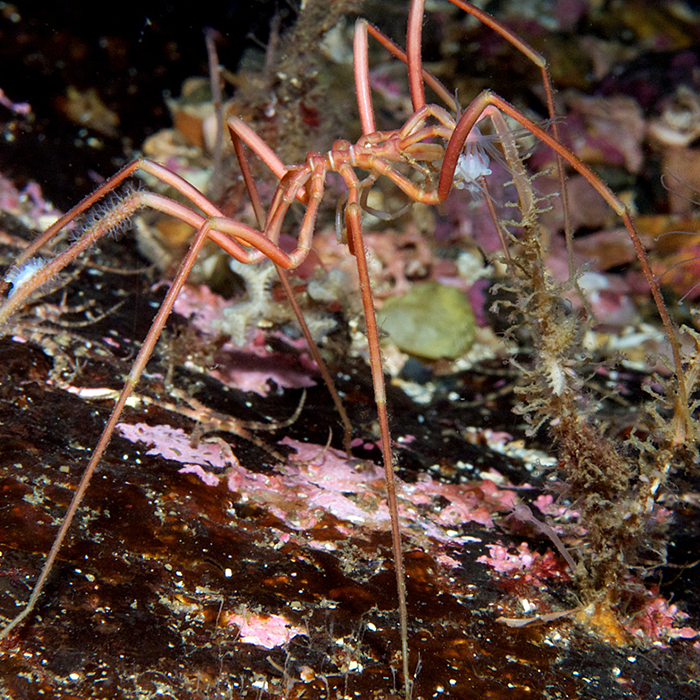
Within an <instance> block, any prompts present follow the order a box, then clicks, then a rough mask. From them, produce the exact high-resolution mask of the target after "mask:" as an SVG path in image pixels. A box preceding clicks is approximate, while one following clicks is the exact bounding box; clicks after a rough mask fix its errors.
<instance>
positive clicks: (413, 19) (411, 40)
mask: <svg viewBox="0 0 700 700" xmlns="http://www.w3.org/2000/svg"><path fill="white" fill-rule="evenodd" d="M449 1H450V2H451V3H452V4H453V5H455V6H456V7H458V8H459V9H461V10H463V11H464V12H466V13H468V14H470V15H472V16H473V17H476V19H478V20H479V21H480V22H481V23H482V24H484V25H486V26H487V27H489V28H490V29H492V30H493V31H494V32H496V33H497V34H499V35H500V36H502V37H503V38H504V39H505V40H506V41H507V42H508V43H509V44H511V46H513V47H514V48H515V49H517V50H518V51H519V52H520V53H522V54H523V55H524V56H526V57H527V58H528V59H529V60H530V61H532V63H533V64H534V65H535V66H536V67H537V68H539V70H540V74H541V78H542V85H543V87H544V92H545V101H546V103H547V111H548V113H549V119H550V125H551V130H552V135H553V136H554V139H555V140H556V141H558V142H560V143H561V139H560V137H559V128H558V126H557V121H556V110H555V109H554V88H553V87H552V78H551V75H550V73H549V67H548V65H547V60H546V59H545V57H544V56H543V55H542V54H541V53H539V52H538V51H535V49H534V48H533V47H532V46H530V44H528V43H527V42H526V41H524V40H523V39H521V38H520V37H519V36H518V35H517V34H515V33H514V32H512V31H511V30H510V29H508V27H506V26H505V25H503V24H501V23H500V22H498V21H497V20H496V19H495V18H494V17H492V16H491V15H490V14H488V13H487V12H484V11H483V10H480V9H479V8H478V7H475V6H474V5H472V4H471V3H468V2H464V1H463V0H449ZM424 5H425V0H411V7H410V10H409V15H408V31H407V33H406V55H407V65H408V79H409V86H410V92H411V99H412V100H413V108H414V109H415V110H418V109H419V108H420V107H422V106H423V105H424V104H425V89H424V85H423V79H422V77H423V70H422V58H421V56H422V49H421V46H422V28H423V15H424ZM556 159H557V170H558V171H559V187H560V196H561V202H562V212H563V215H564V232H565V236H566V245H567V260H568V267H569V279H570V280H571V281H572V283H574V284H575V285H576V284H577V283H576V267H575V263H574V257H573V255H574V253H573V233H572V231H571V226H570V223H569V206H568V195H567V187H566V175H565V172H564V163H563V160H562V156H561V154H560V153H558V152H557V153H556ZM564 160H565V159H564ZM579 292H580V290H579ZM580 296H583V295H582V294H580Z"/></svg>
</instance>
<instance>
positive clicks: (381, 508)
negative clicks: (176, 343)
mask: <svg viewBox="0 0 700 700" xmlns="http://www.w3.org/2000/svg"><path fill="white" fill-rule="evenodd" d="M117 428H118V430H119V432H120V434H121V435H122V436H123V437H125V438H126V439H128V440H131V441H133V442H142V443H145V444H147V445H148V446H149V447H150V449H149V451H148V454H158V455H161V456H163V457H165V458H166V459H171V460H174V461H176V462H180V463H181V464H183V465H184V466H183V467H182V468H181V469H180V472H181V473H191V474H194V475H196V476H198V477H199V478H200V479H201V480H202V481H203V482H204V483H206V484H207V485H212V486H214V485H216V484H219V483H220V482H221V480H222V479H223V480H225V483H226V485H227V486H228V488H229V489H230V490H231V491H232V492H235V493H237V494H239V498H240V500H241V502H247V501H250V502H255V503H256V504H258V505H259V506H262V507H265V508H267V509H268V511H269V512H270V513H271V514H273V515H274V516H275V517H277V518H278V519H280V520H281V521H282V522H284V524H285V525H286V526H287V527H289V528H291V529H293V530H307V529H310V528H312V527H314V526H315V525H316V524H317V523H318V522H319V521H320V520H321V519H322V518H323V517H324V515H325V514H331V515H333V516H334V517H335V518H336V519H337V520H339V521H341V522H340V523H339V525H338V527H344V526H345V525H350V524H351V525H352V526H355V527H357V526H359V527H365V528H368V529H372V530H383V531H386V530H388V529H389V512H388V508H387V505H386V485H385V482H384V478H385V477H384V470H383V469H382V468H380V467H378V466H377V465H375V464H373V463H371V462H368V461H360V460H352V461H348V460H347V458H346V456H345V454H344V453H343V452H340V451H338V450H334V449H325V448H323V447H321V446H319V445H311V444H307V443H301V442H297V441H294V440H290V439H285V440H282V441H281V443H280V444H282V445H285V446H287V447H290V448H292V449H293V450H294V451H295V452H296V454H295V455H294V456H293V457H290V460H289V462H288V463H287V464H285V465H280V466H278V467H277V468H276V471H275V472H274V473H272V474H270V473H267V474H259V473H257V472H254V471H251V470H248V469H246V468H245V467H244V466H242V465H241V464H239V462H238V460H237V459H236V457H235V455H234V454H233V452H232V450H231V448H230V447H229V445H228V444H227V443H224V442H223V441H222V440H218V441H216V442H209V443H208V442H205V441H201V442H200V443H199V444H197V445H196V446H193V445H192V444H191V441H190V437H189V436H188V435H187V433H186V432H185V431H183V430H180V429H174V428H171V427H169V426H149V425H146V424H143V423H141V424H138V425H133V426H132V425H127V424H123V423H120V424H119V425H118V426H117ZM397 491H398V496H399V510H400V517H401V520H402V524H403V527H404V528H405V531H406V533H407V534H413V535H414V536H415V537H419V538H424V537H426V536H427V537H430V538H433V539H434V540H437V541H438V542H441V543H444V544H452V545H454V544H460V543H461V542H463V541H465V540H464V538H462V537H460V536H459V532H458V529H459V528H460V527H461V526H462V525H463V524H464V523H467V522H477V523H480V524H482V525H484V526H486V527H490V526H491V525H492V513H493V512H494V511H504V510H509V509H511V508H512V507H513V503H514V499H515V496H514V494H513V493H512V492H511V491H508V490H505V489H500V488H498V487H497V486H496V485H495V484H494V483H493V482H492V481H490V480H488V479H486V480H484V481H482V482H480V483H479V484H476V485H466V484H443V483H440V482H438V481H435V480H434V479H432V478H431V477H430V476H423V477H422V478H421V479H420V480H419V481H418V482H417V483H415V484H406V483H403V482H401V481H399V480H397ZM455 530H457V532H456V531H455Z"/></svg>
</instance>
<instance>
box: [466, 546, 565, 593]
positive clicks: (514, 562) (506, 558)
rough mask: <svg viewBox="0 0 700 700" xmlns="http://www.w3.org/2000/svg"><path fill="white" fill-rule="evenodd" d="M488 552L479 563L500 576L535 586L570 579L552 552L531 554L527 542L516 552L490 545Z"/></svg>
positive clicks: (479, 559) (481, 557)
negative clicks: (545, 582) (514, 578)
mask: <svg viewBox="0 0 700 700" xmlns="http://www.w3.org/2000/svg"><path fill="white" fill-rule="evenodd" d="M488 550H489V553H488V554H484V555H483V556H480V557H479V558H478V559H477V561H478V562H479V563H481V564H486V565H487V566H490V567H491V568H492V569H494V570H495V571H497V572H498V573H500V574H508V575H509V576H510V577H520V578H522V579H523V580H525V581H528V582H531V583H533V584H535V585H541V584H542V582H543V581H545V580H547V579H557V578H558V579H561V578H568V574H567V573H566V572H565V571H564V569H563V568H562V566H563V565H562V562H561V561H560V560H559V559H558V558H557V557H556V556H555V555H554V554H553V553H552V552H551V551H549V550H548V551H547V552H546V553H545V554H540V553H539V552H531V551H530V547H529V546H528V544H527V542H522V543H521V544H520V545H518V548H517V550H516V551H515V552H513V550H512V549H510V548H508V547H504V546H503V545H501V544H490V545H488Z"/></svg>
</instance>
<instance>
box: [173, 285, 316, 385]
mask: <svg viewBox="0 0 700 700" xmlns="http://www.w3.org/2000/svg"><path fill="white" fill-rule="evenodd" d="M230 306H231V302H229V301H227V300H226V299H224V298H223V297H222V296H219V295H218V294H215V293H214V292H212V291H211V290H210V289H209V288H208V287H206V286H204V285H202V286H200V287H198V288H195V287H189V286H185V287H184V288H183V290H182V291H181V292H180V294H179V295H178V297H177V299H176V300H175V306H174V310H175V312H176V313H178V314H180V315H181V316H184V317H185V318H187V319H189V321H190V323H191V324H192V325H193V326H194V327H195V328H197V329H198V330H199V331H200V332H201V333H202V334H203V335H205V336H209V337H213V336H214V335H216V334H217V333H219V332H220V331H218V330H216V328H215V322H216V321H218V320H220V319H221V318H222V316H223V312H224V309H225V308H227V307H230ZM281 337H282V338H283V339H284V340H285V342H287V343H289V344H290V345H292V344H294V343H292V341H290V340H289V339H288V338H284V337H283V336H281ZM300 345H301V347H302V348H304V347H305V341H303V340H302V341H301V343H300ZM214 362H215V366H214V367H211V368H208V369H207V373H208V374H209V376H212V377H214V378H216V379H218V380H219V381H221V382H223V383H224V384H225V385H226V386H231V387H236V388H237V389H240V390H241V391H252V392H255V393H256V394H260V395H261V396H267V394H268V392H269V391H270V382H274V383H275V384H276V385H277V386H278V387H283V388H288V389H303V388H307V387H311V386H315V384H316V382H314V380H313V379H312V378H311V377H310V376H309V372H312V371H313V370H314V366H313V362H312V361H311V360H310V359H309V358H308V356H306V354H302V355H301V357H300V362H301V363H302V365H304V363H306V367H304V368H303V369H300V368H299V367H295V366H294V358H293V357H290V356H286V355H282V354H281V353H271V352H270V351H269V350H267V349H266V348H265V342H264V337H263V336H262V334H256V335H254V336H253V338H252V340H251V341H250V342H249V343H247V344H246V345H244V346H243V347H237V346H236V345H235V344H234V343H232V342H230V341H229V342H227V343H225V344H224V345H223V346H222V347H221V348H220V349H219V350H218V351H217V354H216V357H215V358H214ZM188 365H189V362H188V363H185V366H188ZM190 366H191V365H190ZM304 370H308V371H304Z"/></svg>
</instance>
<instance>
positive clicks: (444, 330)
mask: <svg viewBox="0 0 700 700" xmlns="http://www.w3.org/2000/svg"><path fill="white" fill-rule="evenodd" d="M377 322H378V323H379V326H380V328H381V329H382V330H383V331H384V332H385V333H387V334H388V335H389V337H390V338H391V340H392V341H393V342H394V343H396V345H397V346H398V347H399V349H401V350H403V351H404V352H406V353H409V354H410V355H417V356H419V357H424V358H426V359H429V360H438V359H440V358H442V357H445V358H448V359H454V358H456V357H459V356H460V355H463V354H464V353H465V352H466V351H467V350H468V349H469V348H470V347H471V345H472V343H473V342H474V336H475V333H476V321H475V319H474V312H473V311H472V308H471V306H470V305H469V302H468V301H467V298H466V296H465V295H464V292H463V291H461V290H459V289H456V288H455V287H449V286H447V285H444V284H440V283H439V282H424V283H422V284H418V285H416V286H414V287H413V288H412V289H411V290H410V291H409V292H408V293H406V294H405V295H404V296H402V297H397V298H392V299H387V300H386V301H385V302H384V306H382V308H381V309H380V310H379V311H378V312H377Z"/></svg>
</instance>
